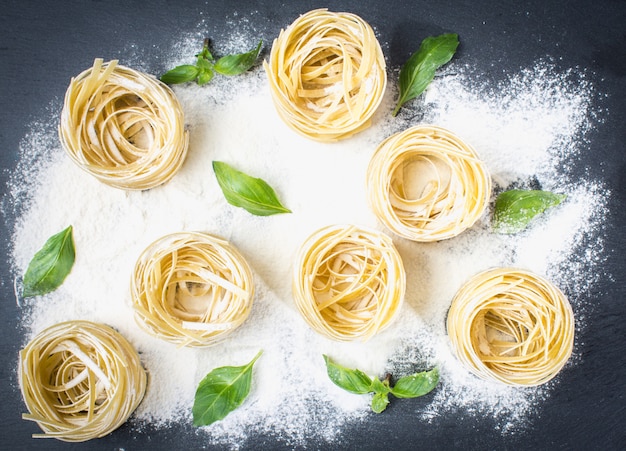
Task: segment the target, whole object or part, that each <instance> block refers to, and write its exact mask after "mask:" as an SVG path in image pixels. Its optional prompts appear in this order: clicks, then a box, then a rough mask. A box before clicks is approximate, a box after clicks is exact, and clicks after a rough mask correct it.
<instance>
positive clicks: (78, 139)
mask: <svg viewBox="0 0 626 451" xmlns="http://www.w3.org/2000/svg"><path fill="white" fill-rule="evenodd" d="M59 135H60V138H61V142H62V144H63V147H64V148H65V150H66V152H67V154H68V155H69V156H70V158H71V159H72V160H73V161H74V162H75V163H76V164H77V165H78V166H79V167H80V168H81V169H83V170H85V171H86V172H88V173H90V174H92V175H93V176H95V177H96V178H98V180H100V181H102V182H104V183H106V184H108V185H111V186H114V187H116V188H122V189H128V190H144V189H149V188H153V187H155V186H158V185H160V184H162V183H165V182H166V181H168V180H169V179H170V178H172V177H173V176H174V174H175V173H176V172H177V171H178V169H180V167H181V166H182V164H183V161H184V160H185V156H186V154H187V146H188V141H189V137H188V133H187V131H186V130H185V124H184V119H183V111H182V108H181V106H180V103H179V102H178V100H177V99H176V97H175V96H174V93H173V91H172V90H171V89H170V88H169V87H168V86H167V85H165V84H164V83H162V82H160V81H159V80H157V79H156V78H154V77H152V76H149V75H146V74H143V73H141V72H138V71H135V70H133V69H130V68H128V67H124V66H121V65H118V64H117V61H116V60H113V61H110V62H108V63H103V61H102V59H99V58H98V59H96V60H95V62H94V64H93V67H91V68H90V69H87V70H85V71H84V72H82V73H81V74H79V75H78V76H77V77H74V78H72V81H71V82H70V85H69V87H68V89H67V92H66V94H65V102H64V105H63V111H62V112H61V122H60V124H59Z"/></svg>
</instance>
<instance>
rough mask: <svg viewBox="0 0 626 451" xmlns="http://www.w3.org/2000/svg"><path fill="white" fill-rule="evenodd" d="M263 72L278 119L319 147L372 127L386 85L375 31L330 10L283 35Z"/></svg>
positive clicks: (355, 18) (315, 14)
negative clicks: (317, 142) (371, 123)
mask: <svg viewBox="0 0 626 451" xmlns="http://www.w3.org/2000/svg"><path fill="white" fill-rule="evenodd" d="M264 67H265V71H266V73H267V77H268V79H269V83H270V89H271V93H272V98H273V100H274V105H275V106H276V109H277V111H278V114H279V115H280V117H281V118H282V119H283V120H284V121H285V123H286V124H287V125H289V126H290V127H291V128H292V129H294V130H295V131H297V132H298V133H300V134H302V135H304V136H306V137H308V138H312V139H315V140H318V141H336V140H340V139H343V138H347V137H349V136H352V135H353V134H355V133H357V132H360V131H362V130H364V129H366V128H367V127H369V126H370V122H371V117H372V115H373V114H374V112H375V111H376V109H377V108H378V106H379V105H380V102H381V101H382V98H383V94H384V92H385V87H386V85H387V74H386V71H385V58H384V56H383V52H382V49H381V48H380V44H379V43H378V40H377V39H376V36H375V35H374V31H373V30H372V27H371V26H370V25H369V24H368V23H367V22H365V21H364V20H363V19H361V18H360V17H358V16H356V15H354V14H350V13H335V12H330V11H328V10H326V9H315V10H313V11H310V12H308V13H306V14H304V15H302V16H300V17H298V18H297V19H296V20H295V21H294V22H293V23H292V24H291V25H290V26H289V27H287V28H286V29H284V30H281V32H280V34H279V36H278V38H276V39H275V40H274V43H273V45H272V50H271V52H270V57H269V63H268V62H267V61H266V62H264Z"/></svg>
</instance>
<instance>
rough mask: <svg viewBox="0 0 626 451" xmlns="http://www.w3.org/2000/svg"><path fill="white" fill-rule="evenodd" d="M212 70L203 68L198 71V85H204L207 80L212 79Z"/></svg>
mask: <svg viewBox="0 0 626 451" xmlns="http://www.w3.org/2000/svg"><path fill="white" fill-rule="evenodd" d="M213 75H214V73H213V71H212V70H211V69H203V70H201V71H200V74H199V75H198V85H199V86H202V85H206V84H207V83H208V82H210V81H211V80H212V79H213Z"/></svg>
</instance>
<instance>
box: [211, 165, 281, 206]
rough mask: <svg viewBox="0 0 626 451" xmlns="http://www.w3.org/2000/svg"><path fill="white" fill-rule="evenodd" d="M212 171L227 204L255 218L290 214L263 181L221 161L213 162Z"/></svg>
mask: <svg viewBox="0 0 626 451" xmlns="http://www.w3.org/2000/svg"><path fill="white" fill-rule="evenodd" d="M213 171H214V172H215V176H216V177H217V182H218V183H219V185H220V188H221V189H222V192H223V193H224V197H225V198H226V200H227V201H228V203H229V204H231V205H233V206H235V207H241V208H243V209H245V210H246V211H248V212H249V213H252V214H253V215H257V216H269V215H274V214H279V213H291V210H289V209H288V208H286V207H284V206H283V205H282V204H281V203H280V200H279V199H278V196H277V195H276V192H275V191H274V189H273V188H272V187H271V186H270V185H268V184H267V182H265V181H264V180H262V179H260V178H255V177H251V176H249V175H247V174H245V173H243V172H241V171H238V170H237V169H235V168H233V167H232V166H230V165H228V164H227V163H224V162H221V161H214V162H213Z"/></svg>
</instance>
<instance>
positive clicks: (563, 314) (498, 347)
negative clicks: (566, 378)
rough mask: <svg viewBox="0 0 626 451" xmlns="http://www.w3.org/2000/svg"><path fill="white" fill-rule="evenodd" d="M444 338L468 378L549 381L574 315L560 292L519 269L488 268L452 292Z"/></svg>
mask: <svg viewBox="0 0 626 451" xmlns="http://www.w3.org/2000/svg"><path fill="white" fill-rule="evenodd" d="M447 327H448V334H449V336H450V341H451V342H452V347H453V348H454V350H455V352H456V354H457V356H458V358H459V360H461V362H463V363H464V364H465V365H466V366H467V367H468V368H469V369H470V370H471V371H472V372H473V373H474V374H476V375H477V376H479V377H481V378H483V379H492V380H496V381H500V382H503V383H505V384H509V385H518V386H534V385H540V384H543V383H545V382H547V381H549V380H550V379H552V378H553V377H554V376H556V374H557V373H558V372H559V371H560V370H561V368H563V366H564V365H565V363H566V362H567V360H568V359H569V357H570V355H571V353H572V348H573V346H574V314H573V312H572V308H571V306H570V304H569V302H568V301H567V299H566V298H565V296H564V295H563V293H562V292H561V291H560V290H559V289H558V288H556V287H555V286H553V285H552V284H551V283H550V282H548V281H547V280H545V279H544V278H542V277H539V276H537V275H535V274H532V273H530V272H528V271H525V270H521V269H512V268H502V269H492V270H489V271H485V272H482V273H480V274H478V275H476V276H474V277H473V278H472V279H471V280H470V281H469V282H467V283H466V284H465V285H464V286H463V287H462V288H461V289H460V290H459V292H458V293H457V294H456V296H455V297H454V300H453V301H452V306H451V307H450V311H449V312H448V320H447Z"/></svg>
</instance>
